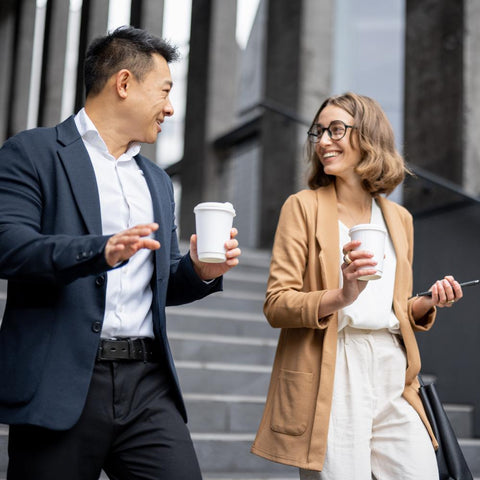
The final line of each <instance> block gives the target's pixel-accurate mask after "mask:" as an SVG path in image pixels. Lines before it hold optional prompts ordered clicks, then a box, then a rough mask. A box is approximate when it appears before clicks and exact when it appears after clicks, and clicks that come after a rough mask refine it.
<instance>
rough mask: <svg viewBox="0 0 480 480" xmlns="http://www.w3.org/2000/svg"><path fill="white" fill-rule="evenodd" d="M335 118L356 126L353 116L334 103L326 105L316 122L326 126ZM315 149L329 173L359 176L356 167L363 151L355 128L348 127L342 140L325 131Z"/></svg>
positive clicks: (326, 171) (337, 175)
mask: <svg viewBox="0 0 480 480" xmlns="http://www.w3.org/2000/svg"><path fill="white" fill-rule="evenodd" d="M335 120H341V121H342V122H343V123H344V124H345V125H351V126H355V125H354V123H353V117H352V116H351V115H350V114H348V113H347V112H346V111H345V110H343V109H342V108H340V107H336V106H334V105H328V106H327V107H325V108H324V109H323V110H322V111H321V112H320V115H319V116H318V118H317V122H316V123H318V124H319V125H320V126H321V127H323V128H326V127H328V126H330V124H331V123H332V122H335ZM351 135H353V138H352V142H350V136H351ZM351 143H352V144H353V147H352V144H351ZM315 151H316V152H317V155H318V158H319V159H320V162H321V163H322V165H323V169H324V171H325V173H326V174H327V175H335V176H336V177H340V178H344V179H347V178H349V177H351V176H357V174H356V173H355V167H356V166H357V165H358V162H360V159H361V153H360V148H359V146H358V137H357V133H356V132H355V130H354V129H352V128H347V130H346V133H345V136H344V137H343V138H342V139H340V140H332V139H331V138H330V136H329V135H328V132H327V131H324V132H323V135H322V136H321V138H320V139H319V142H318V143H316V144H315Z"/></svg>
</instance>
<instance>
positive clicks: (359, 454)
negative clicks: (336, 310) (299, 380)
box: [300, 327, 439, 480]
mask: <svg viewBox="0 0 480 480" xmlns="http://www.w3.org/2000/svg"><path fill="white" fill-rule="evenodd" d="M405 369H406V356H405V351H404V349H403V347H402V346H401V344H400V342H399V338H398V337H397V336H396V335H393V334H392V333H390V332H389V331H388V330H386V329H384V330H360V329H354V328H351V327H346V328H345V329H344V330H342V331H341V332H339V338H338V350H337V361H336V370H335V385H334V392H333V403H332V412H331V417H330V426H329V431H328V444H327V455H326V460H325V465H324V469H323V471H322V472H315V471H311V470H304V469H300V479H301V480H371V479H372V478H375V479H376V480H438V478H439V477H438V469H437V462H436V457H435V451H434V449H433V446H432V442H431V440H430V437H429V435H428V433H427V430H426V428H425V426H424V425H423V423H422V421H421V419H420V417H419V416H418V414H417V412H415V410H414V409H413V407H412V406H411V405H410V404H409V403H408V402H407V401H406V400H405V399H404V398H403V397H402V392H403V388H404V382H405Z"/></svg>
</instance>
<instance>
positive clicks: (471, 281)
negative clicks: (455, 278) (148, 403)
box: [414, 280, 480, 297]
mask: <svg viewBox="0 0 480 480" xmlns="http://www.w3.org/2000/svg"><path fill="white" fill-rule="evenodd" d="M479 283H480V280H470V281H469V282H463V283H460V286H461V287H471V286H472V285H478V284H479ZM431 296H432V292H420V293H417V294H415V295H414V297H431Z"/></svg>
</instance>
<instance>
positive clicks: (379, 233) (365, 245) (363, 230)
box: [348, 223, 387, 280]
mask: <svg viewBox="0 0 480 480" xmlns="http://www.w3.org/2000/svg"><path fill="white" fill-rule="evenodd" d="M348 234H349V235H350V238H351V239H352V240H360V241H361V242H362V243H361V244H360V246H359V247H358V250H368V251H370V252H372V253H373V255H374V256H373V260H375V261H376V262H377V265H376V266H375V268H376V270H377V273H375V274H373V275H364V276H362V277H359V278H358V279H359V280H377V279H379V278H382V275H383V256H384V251H385V238H386V235H387V232H386V230H385V229H384V228H383V227H382V226H380V225H374V224H372V223H362V224H359V225H355V226H354V227H352V228H351V229H350V230H349V232H348Z"/></svg>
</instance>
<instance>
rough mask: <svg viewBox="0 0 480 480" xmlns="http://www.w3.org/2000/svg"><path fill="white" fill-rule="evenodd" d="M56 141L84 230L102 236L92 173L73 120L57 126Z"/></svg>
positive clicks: (86, 153)
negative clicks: (84, 226)
mask: <svg viewBox="0 0 480 480" xmlns="http://www.w3.org/2000/svg"><path fill="white" fill-rule="evenodd" d="M57 139H58V142H59V143H60V144H61V145H63V148H59V150H58V154H59V157H60V160H61V162H62V163H63V166H64V168H65V172H66V174H67V177H68V181H69V182H70V186H71V189H72V192H73V196H74V198H75V201H76V203H77V206H78V210H79V211H80V214H81V216H82V218H83V221H84V222H85V225H86V228H87V231H88V233H91V234H97V235H101V234H102V218H101V213H100V200H99V196H98V188H97V181H96V178H95V171H94V170H93V166H92V162H91V161H90V157H89V156H88V152H87V149H86V148H85V145H84V144H83V141H82V139H81V137H80V135H79V133H78V130H77V128H76V126H75V122H74V120H73V117H70V118H68V119H67V120H65V122H63V123H61V124H60V125H58V126H57Z"/></svg>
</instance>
